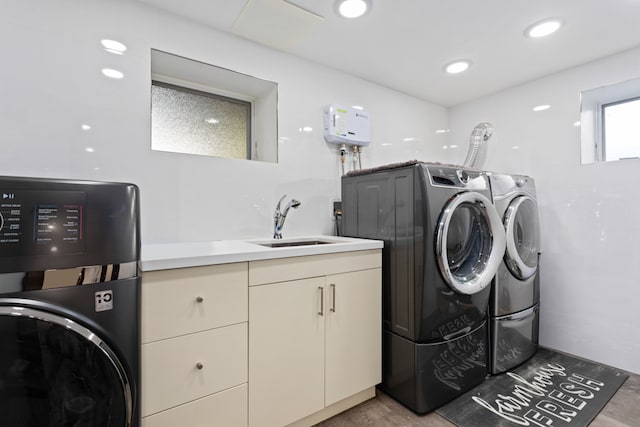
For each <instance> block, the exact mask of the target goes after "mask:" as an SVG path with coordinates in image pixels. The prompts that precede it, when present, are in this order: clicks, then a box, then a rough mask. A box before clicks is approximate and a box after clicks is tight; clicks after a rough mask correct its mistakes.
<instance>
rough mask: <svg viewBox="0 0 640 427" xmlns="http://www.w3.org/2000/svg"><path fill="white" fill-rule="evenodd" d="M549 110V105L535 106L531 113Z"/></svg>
mask: <svg viewBox="0 0 640 427" xmlns="http://www.w3.org/2000/svg"><path fill="white" fill-rule="evenodd" d="M549 108H551V105H549V104H543V105H537V106H535V107H533V111H544V110H548V109H549Z"/></svg>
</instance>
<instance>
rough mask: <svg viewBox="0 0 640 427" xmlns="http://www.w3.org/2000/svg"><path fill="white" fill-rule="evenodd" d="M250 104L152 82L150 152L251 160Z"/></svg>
mask: <svg viewBox="0 0 640 427" xmlns="http://www.w3.org/2000/svg"><path fill="white" fill-rule="evenodd" d="M251 116H252V105H251V102H247V101H243V100H240V99H235V98H230V97H226V96H222V95H217V94H213V93H208V92H203V91H199V90H195V89H190V88H186V87H181V86H176V85H172V84H168V83H163V82H159V81H155V80H154V81H153V82H152V86H151V126H152V128H151V134H152V141H151V148H152V149H154V150H160V151H172V152H178V153H185V154H200V155H205V156H217V157H228V158H232V159H249V160H250V159H251V128H252V125H251Z"/></svg>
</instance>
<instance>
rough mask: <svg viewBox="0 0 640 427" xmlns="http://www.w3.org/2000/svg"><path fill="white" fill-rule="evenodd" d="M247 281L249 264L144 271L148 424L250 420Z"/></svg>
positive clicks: (151, 426) (145, 419) (200, 425)
mask: <svg viewBox="0 0 640 427" xmlns="http://www.w3.org/2000/svg"><path fill="white" fill-rule="evenodd" d="M247 283H248V264H247V263H233V264H222V265H213V266H204V267H192V268H181V269H174V270H162V271H151V272H145V273H144V274H143V277H142V317H141V320H142V365H141V371H142V372H141V377H142V378H141V412H142V418H143V419H142V424H143V426H144V427H165V426H176V425H189V426H197V427H204V426H209V425H212V420H224V422H223V423H222V424H219V425H225V426H246V425H247V419H248V414H247V399H248V395H247V393H248V392H247V389H248V386H247V379H248V372H247V363H248V341H247V340H248V325H247V320H248V305H247V298H248V287H247ZM216 422H217V421H216Z"/></svg>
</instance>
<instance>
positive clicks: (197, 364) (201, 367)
mask: <svg viewBox="0 0 640 427" xmlns="http://www.w3.org/2000/svg"><path fill="white" fill-rule="evenodd" d="M203 368H204V365H203V364H202V363H201V362H198V363H196V369H197V370H199V371H200V370H202V369H203Z"/></svg>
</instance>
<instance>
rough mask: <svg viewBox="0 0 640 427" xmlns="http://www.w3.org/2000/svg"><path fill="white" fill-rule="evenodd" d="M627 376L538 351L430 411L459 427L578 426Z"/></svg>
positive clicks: (584, 422)
mask: <svg viewBox="0 0 640 427" xmlns="http://www.w3.org/2000/svg"><path fill="white" fill-rule="evenodd" d="M627 377H628V375H627V374H626V373H624V372H621V371H618V370H616V369H613V368H610V367H607V366H603V365H600V364H597V363H595V362H589V361H585V360H581V359H577V358H574V357H571V356H567V355H565V354H561V353H556V352H554V351H551V350H547V349H543V348H541V349H539V350H538V352H537V353H536V354H535V355H534V356H533V357H532V358H531V359H529V360H528V361H527V362H525V363H524V364H523V365H520V366H519V367H517V368H515V369H513V370H512V371H510V372H506V373H503V374H500V375H496V376H493V377H490V378H488V379H487V380H486V381H484V382H483V383H482V384H480V385H479V386H477V387H475V388H474V389H472V390H470V391H468V392H467V393H465V394H464V395H462V396H460V397H458V398H456V399H455V400H453V401H452V402H449V403H447V404H446V405H444V406H442V407H440V408H438V409H437V410H436V412H437V413H438V414H440V415H441V416H443V417H445V418H446V419H448V420H449V421H451V422H452V423H454V424H456V425H457V426H459V427H487V426H492V427H512V426H532V427H537V426H544V427H568V426H571V427H584V426H587V425H588V424H589V423H590V422H591V421H592V420H593V418H595V416H596V415H597V414H598V412H600V410H601V409H602V408H603V407H604V406H605V405H606V403H607V402H608V401H609V399H611V397H612V396H613V395H614V394H615V392H616V391H617V390H618V388H619V387H620V386H621V385H622V384H623V383H624V382H625V380H626V379H627Z"/></svg>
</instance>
